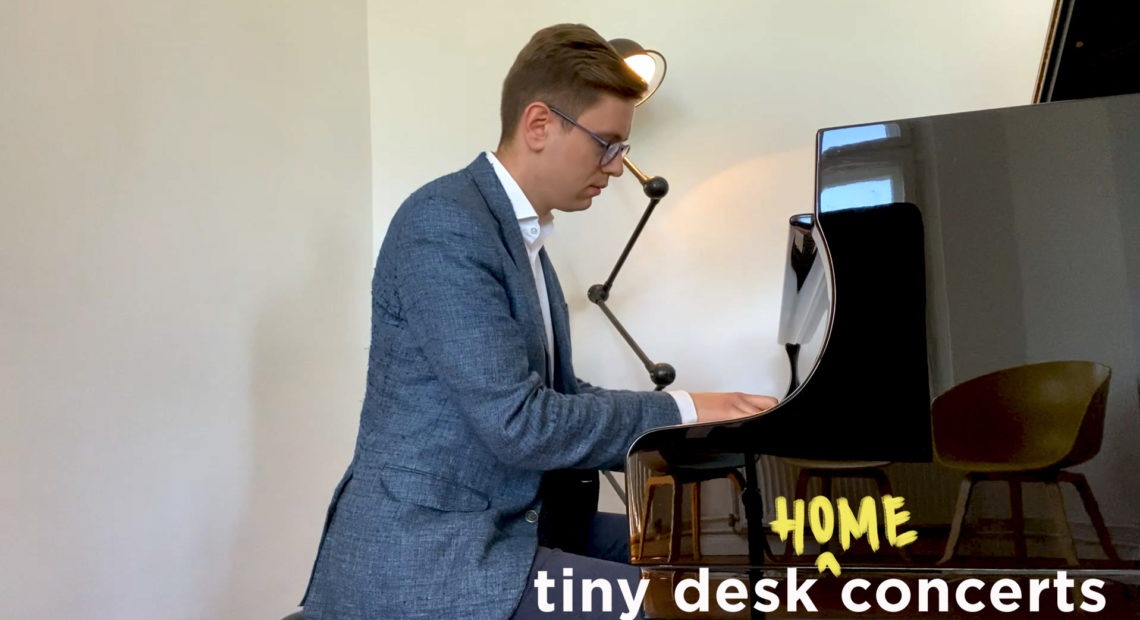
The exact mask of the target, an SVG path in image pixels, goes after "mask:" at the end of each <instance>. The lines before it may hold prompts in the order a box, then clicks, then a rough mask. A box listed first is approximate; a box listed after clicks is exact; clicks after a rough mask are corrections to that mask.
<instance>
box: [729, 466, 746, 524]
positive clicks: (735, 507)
mask: <svg viewBox="0 0 1140 620" xmlns="http://www.w3.org/2000/svg"><path fill="white" fill-rule="evenodd" d="M728 480H729V482H730V483H732V515H731V520H730V522H729V526H730V527H732V531H733V532H736V531H737V529H736V526H737V524H739V523H743V522H744V517H743V514H744V510H743V508H741V505H740V497H741V496H742V495H744V483H743V482H742V481H741V480H740V472H738V471H735V470H734V471H733V472H732V473H731V474H729V476H728Z"/></svg>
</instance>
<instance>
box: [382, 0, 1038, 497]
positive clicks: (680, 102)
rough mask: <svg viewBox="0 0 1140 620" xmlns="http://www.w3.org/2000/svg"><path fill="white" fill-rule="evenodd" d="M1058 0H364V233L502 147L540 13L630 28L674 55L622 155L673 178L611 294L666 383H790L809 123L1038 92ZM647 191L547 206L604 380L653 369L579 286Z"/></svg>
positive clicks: (637, 381) (592, 366)
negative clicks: (509, 101) (556, 210)
mask: <svg viewBox="0 0 1140 620" xmlns="http://www.w3.org/2000/svg"><path fill="white" fill-rule="evenodd" d="M1051 8H1052V2H1050V1H1049V0H1032V1H1030V0H1020V1H1016V2H992V1H988V0H970V1H963V0H938V1H934V0H928V1H924V2H908V1H906V0H867V1H863V2H847V1H843V0H830V1H824V0H813V1H809V2H804V1H793V0H780V1H776V0H770V1H767V2H753V1H746V0H739V1H720V2H702V3H696V2H686V3H682V2H675V3H661V2H652V1H649V0H636V1H634V0H631V1H629V2H621V3H614V2H600V1H590V2H579V1H570V0H561V1H552V2H542V3H523V2H510V1H508V0H498V1H497V2H484V3H477V4H475V3H473V4H470V5H459V4H454V5H451V6H449V7H448V10H447V11H441V10H440V8H439V6H438V5H436V4H434V3H420V4H416V3H399V4H395V3H392V2H387V1H384V0H371V1H370V2H369V49H370V63H371V73H372V76H373V82H372V118H373V123H372V129H373V133H372V141H373V161H374V166H373V187H374V191H373V204H374V218H373V227H374V230H375V240H374V243H378V242H379V240H380V239H381V238H382V237H383V234H384V231H385V229H386V226H387V223H388V221H389V219H390V218H391V216H392V213H393V212H394V210H395V208H396V207H397V206H398V205H399V204H400V202H401V201H402V200H403V199H404V198H405V197H406V196H407V194H408V193H409V192H411V191H412V190H414V189H415V188H416V187H418V186H419V185H421V184H423V183H425V182H427V181H429V180H430V179H431V178H433V177H435V176H438V175H440V174H443V173H446V172H450V171H452V170H454V169H456V168H459V167H461V166H464V165H466V164H467V163H468V162H470V161H471V159H472V158H474V156H475V155H476V154H477V153H478V152H479V151H480V150H484V149H489V148H493V147H494V146H495V144H496V142H497V140H498V135H499V120H498V118H499V117H498V101H499V90H500V88H501V84H502V80H503V77H504V76H505V75H506V71H507V68H508V67H509V66H510V64H511V62H512V61H513V60H514V56H515V54H517V53H518V50H519V48H521V47H522V45H523V44H524V43H525V42H526V41H527V39H528V38H529V37H530V35H531V34H532V33H533V32H534V31H535V30H537V29H539V28H541V27H544V26H547V25H550V24H554V23H559V22H582V23H586V24H589V25H591V26H592V27H594V28H595V29H596V30H598V31H599V32H600V33H601V34H602V35H603V36H605V37H607V38H615V37H627V38H632V39H634V40H637V41H639V42H640V43H642V44H643V45H645V46H646V47H649V48H654V49H657V50H659V51H661V52H662V53H664V54H665V56H666V58H667V59H668V61H669V70H668V74H667V77H666V79H665V82H664V84H663V85H662V87H661V90H659V91H658V92H657V94H656V95H654V97H653V98H652V99H651V100H650V101H649V102H647V103H646V104H645V105H644V106H643V107H642V108H640V109H639V111H638V113H637V118H636V120H635V123H634V135H633V137H632V140H631V142H632V144H633V145H634V146H633V151H632V153H631V157H632V158H633V160H634V161H635V162H636V163H637V164H638V165H639V166H640V167H641V168H642V169H643V170H645V171H646V172H647V173H649V174H659V175H661V176H663V177H665V178H666V179H668V181H669V184H670V187H671V190H670V193H669V195H668V196H667V197H666V198H665V200H664V201H663V202H662V203H661V205H660V206H659V207H658V208H657V211H656V213H655V214H654V217H653V220H651V221H650V223H649V225H648V227H647V228H646V230H645V233H644V234H643V236H642V238H641V240H640V242H639V244H638V246H637V247H636V248H635V250H634V252H633V254H632V255H631V257H630V259H629V261H628V262H627V264H626V266H625V268H624V269H623V271H622V273H621V275H620V276H619V278H618V280H617V282H616V285H615V287H614V290H613V296H612V298H611V303H610V305H611V307H612V308H613V310H614V311H615V313H616V314H617V315H618V317H619V318H620V319H621V320H622V322H623V323H624V324H625V325H626V326H627V328H628V329H629V330H630V331H631V332H632V333H633V335H634V337H635V338H637V340H638V341H639V342H640V343H641V345H642V346H643V348H644V349H645V350H646V351H647V353H648V354H649V355H650V356H652V357H654V358H655V359H657V360H660V361H668V362H671V363H672V364H674V365H675V366H676V367H677V372H678V379H677V382H676V384H675V387H678V388H683V389H692V390H720V389H728V390H749V391H758V392H768V393H774V394H782V392H783V389H784V387H785V386H786V385H787V368H786V364H787V362H786V361H785V358H784V354H783V349H782V347H780V346H779V345H778V343H777V339H776V328H777V325H778V313H779V305H780V292H781V282H782V279H781V278H782V270H783V268H784V257H783V253H784V251H785V247H784V246H785V244H786V242H787V240H786V238H787V218H788V216H790V215H793V214H795V213H802V212H808V211H811V210H812V208H813V201H814V193H813V182H814V177H813V175H814V146H815V132H816V130H817V129H820V128H822V127H827V126H834V125H843V124H852V123H860V122H871V121H876V120H885V119H891V118H901V117H909V116H925V115H930V114H939V113H947V112H958V111H964V110H973V109H982V108H990V107H1002V106H1010V105H1020V104H1025V103H1029V102H1030V101H1031V100H1032V96H1033V87H1034V82H1035V79H1036V74H1037V68H1038V65H1039V63H1040V58H1041V52H1042V48H1043V45H1044V41H1045V36H1046V31H1047V26H1048V21H1049V15H1050V11H1051ZM645 203H646V199H645V198H644V197H643V196H642V194H641V190H640V186H639V185H638V184H637V183H636V181H635V180H633V179H632V177H630V178H626V179H623V180H622V181H621V182H617V183H614V184H611V186H610V189H609V190H608V193H607V194H605V195H603V196H602V197H600V198H598V199H596V200H595V201H594V206H593V208H592V209H591V210H590V211H589V212H588V213H587V214H582V215H562V216H559V217H557V218H556V225H557V230H556V232H555V236H554V237H553V238H552V239H551V242H550V248H551V255H552V258H553V260H554V262H555V264H556V265H557V267H558V272H559V276H560V277H561V279H562V284H563V288H565V289H566V292H567V297H568V301H569V303H570V307H571V313H572V329H573V332H574V339H575V355H576V357H575V363H576V365H577V369H578V372H579V374H580V375H582V376H583V377H585V378H588V379H589V380H591V381H595V382H598V383H601V384H603V385H608V386H611V387H633V388H651V387H652V384H651V383H650V382H649V380H648V378H647V377H646V375H645V373H644V371H643V370H642V368H641V366H640V364H639V363H638V361H637V360H636V358H635V357H634V356H633V354H632V353H631V352H630V351H629V350H628V348H627V347H626V346H625V344H624V343H623V342H622V341H621V340H620V338H619V337H618V335H617V334H616V332H615V331H614V330H613V329H612V328H611V327H610V326H609V324H608V322H607V321H606V320H605V317H604V316H603V315H602V314H601V311H600V310H598V309H597V308H594V307H593V306H592V305H591V304H590V303H589V302H588V301H587V299H586V296H585V291H586V289H587V288H589V286H590V285H591V284H594V283H599V282H602V281H604V280H605V278H606V276H607V275H608V274H609V271H610V269H611V268H612V266H613V262H614V260H615V259H616V258H617V256H618V254H619V252H620V250H621V248H622V246H623V244H624V243H625V240H626V238H627V237H628V235H629V233H630V232H631V231H632V230H633V227H634V225H635V224H636V222H637V219H638V218H639V217H640V215H641V212H642V210H643V209H644V206H645ZM875 389H878V388H876V387H874V386H868V392H869V394H868V395H870V394H871V393H873V391H874V390H875ZM606 503H607V506H608V507H610V508H611V509H620V505H619V504H617V503H616V502H614V501H613V500H612V498H611V499H610V500H609V501H607V502H606Z"/></svg>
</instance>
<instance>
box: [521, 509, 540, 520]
mask: <svg viewBox="0 0 1140 620" xmlns="http://www.w3.org/2000/svg"><path fill="white" fill-rule="evenodd" d="M523 518H524V519H526V522H527V523H536V522H538V512H537V511H535V510H528V511H526V516H525V517H523Z"/></svg>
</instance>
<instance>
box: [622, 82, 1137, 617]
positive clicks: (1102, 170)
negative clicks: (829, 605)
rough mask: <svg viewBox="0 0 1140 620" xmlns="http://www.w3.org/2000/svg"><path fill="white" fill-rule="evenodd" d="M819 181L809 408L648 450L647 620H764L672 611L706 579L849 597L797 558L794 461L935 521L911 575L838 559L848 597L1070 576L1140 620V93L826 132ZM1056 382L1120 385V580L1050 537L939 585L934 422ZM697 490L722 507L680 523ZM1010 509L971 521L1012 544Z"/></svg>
mask: <svg viewBox="0 0 1140 620" xmlns="http://www.w3.org/2000/svg"><path fill="white" fill-rule="evenodd" d="M816 164H817V168H816V188H815V189H816V192H815V197H816V203H815V208H814V211H813V212H812V213H805V214H803V215H800V216H796V217H794V218H792V220H791V222H790V226H789V236H788V239H789V241H788V254H787V267H786V277H785V287H784V297H783V309H782V315H781V316H780V317H779V320H780V340H781V342H779V343H773V346H783V347H784V348H785V349H786V350H787V352H788V357H789V364H790V366H791V371H792V382H791V385H790V386H789V393H788V394H787V395H786V396H785V397H784V398H783V400H782V402H781V403H780V404H779V405H778V406H777V407H776V408H774V409H773V410H771V411H769V412H767V413H765V414H763V415H760V416H756V417H753V418H748V419H744V420H740V421H735V422H732V423H722V424H699V425H692V426H682V427H672V428H663V429H658V430H655V431H652V432H649V433H647V434H645V435H643V436H642V437H640V438H639V439H638V440H637V441H636V442H635V444H634V445H633V446H632V448H631V450H630V452H629V455H628V460H627V467H626V472H627V490H628V497H629V504H628V505H629V517H630V529H631V556H632V561H633V562H634V564H637V565H640V566H641V567H642V568H643V574H645V575H646V576H647V577H649V578H650V580H651V585H650V594H649V595H648V597H647V603H646V613H647V615H648V616H649V617H721V616H723V617H750V616H751V617H761V616H763V615H764V614H763V613H762V612H758V611H756V609H754V608H747V609H745V610H744V611H740V612H738V613H735V614H733V613H722V614H720V615H718V612H717V610H716V606H715V605H713V606H712V610H711V611H710V612H708V614H706V615H691V614H683V613H679V612H678V610H677V608H676V606H675V605H674V603H675V601H674V599H673V589H674V588H675V587H676V585H677V584H678V583H679V582H680V581H682V580H684V579H692V578H697V577H698V575H699V573H700V568H702V567H703V568H707V569H709V574H710V575H711V579H713V580H714V581H715V580H717V579H722V580H723V579H727V578H737V579H740V580H742V581H744V582H745V583H752V584H755V583H756V581H757V580H759V579H762V578H764V577H765V576H775V577H776V578H778V579H782V578H784V576H786V575H787V568H788V567H798V569H799V573H800V575H801V577H807V576H810V577H826V575H820V574H819V571H818V570H817V569H816V566H815V564H814V563H813V560H814V559H815V557H816V556H818V555H819V553H821V552H822V551H823V550H824V547H822V546H813V544H812V541H811V539H810V535H809V538H808V543H807V548H808V550H807V551H805V552H804V553H803V554H802V555H795V554H790V555H784V553H783V550H784V544H785V543H784V542H782V541H781V540H780V538H779V536H777V535H776V533H775V532H774V531H773V529H772V528H771V527H770V523H771V521H772V520H773V519H774V518H775V517H776V516H777V515H776V514H775V513H774V506H775V497H776V496H778V495H783V496H787V495H789V492H788V489H790V486H789V485H788V484H787V480H786V478H787V476H788V475H790V474H788V472H793V471H794V468H791V467H790V466H788V465H787V463H788V462H802V461H804V460H814V461H823V462H827V463H838V464H839V465H842V464H843V463H845V462H855V461H863V462H875V463H881V464H884V466H883V471H884V472H885V473H886V475H887V476H888V477H890V478H891V479H892V480H891V481H892V482H893V483H894V485H895V489H894V493H895V494H896V495H898V496H900V497H903V498H904V500H907V501H908V505H909V506H915V509H914V510H913V512H912V514H911V515H910V516H911V518H910V521H909V523H908V524H907V526H908V527H912V528H914V529H915V530H916V531H917V533H918V540H917V541H916V542H915V543H913V544H912V545H910V548H911V550H912V552H911V553H910V554H909V555H908V554H900V553H895V552H892V550H890V549H880V550H879V551H878V552H877V553H872V552H870V551H869V550H867V549H865V550H864V551H863V552H860V551H858V550H857V549H856V547H855V546H853V547H852V549H851V550H849V552H848V553H841V552H839V550H838V549H835V551H836V557H837V558H838V561H839V562H840V563H841V564H842V568H843V571H844V572H843V573H842V577H847V576H850V575H884V576H885V575H904V576H905V575H908V574H911V575H919V574H939V575H941V574H946V573H945V571H958V573H955V574H956V575H958V576H959V577H964V576H969V575H980V574H990V573H991V572H993V571H996V572H997V573H1001V571H1006V572H1009V573H1010V574H1017V575H1020V576H1021V577H1026V576H1027V575H1028V574H1029V572H1032V570H1035V569H1036V568H1042V569H1043V570H1046V571H1047V572H1048V571H1055V570H1056V569H1058V568H1060V569H1062V570H1064V569H1068V570H1069V571H1070V572H1071V573H1073V574H1078V573H1079V574H1097V575H1101V576H1104V577H1106V578H1107V579H1109V580H1110V582H1112V583H1117V584H1118V585H1119V587H1120V588H1124V590H1122V592H1124V594H1122V595H1121V596H1120V597H1118V598H1120V600H1116V599H1112V598H1111V597H1110V599H1111V600H1110V601H1109V603H1110V604H1109V610H1108V611H1106V612H1105V613H1106V614H1107V615H1106V617H1125V616H1129V617H1136V613H1135V612H1136V609H1135V606H1136V598H1137V597H1136V593H1135V586H1134V583H1135V579H1133V578H1134V577H1135V576H1136V574H1137V565H1136V562H1135V559H1136V558H1137V557H1140V555H1138V546H1137V545H1138V543H1140V476H1137V473H1136V472H1137V471H1138V470H1140V456H1138V455H1137V452H1138V450H1137V447H1138V446H1140V441H1138V440H1140V391H1138V385H1140V383H1138V379H1140V95H1122V96H1115V97H1104V98H1096V99H1083V100H1077V101H1064V102H1055V103H1044V104H1037V105H1028V106H1022V107H1014V108H1008V109H995V110H984V111H976V112H967V113H961V114H950V115H942V116H931V117H926V118H913V119H905V120H892V121H885V122H879V123H871V124H866V125H860V126H855V127H839V128H830V129H823V130H821V131H820V132H819V133H818V137H817V152H816ZM772 320H773V321H774V320H776V317H772ZM1052 360H1093V361H1097V362H1100V363H1102V364H1104V365H1107V366H1109V367H1110V368H1111V369H1112V379H1111V382H1110V389H1109V392H1108V397H1107V406H1106V414H1105V420H1104V432H1103V441H1102V442H1101V445H1100V450H1099V453H1098V454H1097V455H1096V456H1095V457H1094V458H1092V459H1091V460H1089V461H1088V462H1087V463H1085V464H1084V465H1082V466H1080V467H1078V468H1077V469H1078V470H1079V471H1081V472H1083V473H1084V474H1085V475H1086V476H1087V478H1088V480H1089V482H1090V486H1091V489H1092V492H1093V494H1094V495H1095V497H1096V498H1097V500H1098V501H1099V504H1100V510H1101V512H1102V513H1103V516H1104V520H1105V522H1106V523H1107V525H1108V529H1109V531H1110V532H1111V534H1112V537H1113V541H1114V543H1113V544H1114V545H1115V549H1116V551H1117V552H1119V557H1120V558H1121V559H1119V560H1112V561H1110V559H1108V558H1106V557H1105V555H1104V554H1100V553H1099V548H1097V547H1096V545H1095V544H1092V545H1087V544H1086V545H1082V544H1078V547H1080V549H1079V551H1080V555H1081V558H1080V560H1079V563H1078V565H1077V566H1072V565H1071V563H1066V562H1065V561H1064V559H1062V558H1061V557H1059V556H1057V555H1056V554H1053V555H1051V554H1050V553H1051V552H1050V545H1051V541H1052V538H1051V537H1052V534H1051V533H1050V532H1048V531H1045V532H1044V533H1040V534H1039V538H1040V540H1039V541H1038V543H1039V544H1037V545H1036V547H1032V546H1031V549H1030V550H1031V551H1034V552H1035V553H1031V554H1030V555H1031V556H1032V557H1031V558H1029V559H1023V558H1021V557H1020V556H1019V557H1018V558H1016V559H1015V558H1014V557H1013V552H1012V550H1011V549H1010V547H1008V546H1006V545H1003V544H1001V543H1002V539H1003V538H1009V537H1010V536H1011V532H1010V531H1009V530H1008V529H1007V530H1002V529H1001V528H1000V527H999V528H998V530H997V531H996V533H995V532H994V531H991V532H990V536H989V542H987V540H986V539H985V536H982V537H981V538H980V540H976V541H975V542H974V543H972V545H973V546H972V547H969V546H968V547H967V548H966V549H965V550H964V551H963V553H962V554H961V557H957V558H955V560H953V561H951V562H949V563H943V564H938V560H939V556H940V555H941V553H942V546H943V545H944V543H945V541H946V537H947V530H948V529H949V527H948V523H949V517H950V514H951V513H952V512H953V499H954V497H955V493H956V491H957V486H956V485H957V482H958V480H959V479H960V477H959V475H958V474H953V473H948V472H947V471H946V470H945V469H944V468H941V467H940V466H939V465H938V464H937V463H936V462H935V459H934V458H933V454H932V435H931V402H932V401H933V400H934V399H935V398H937V397H938V396H939V395H941V394H943V393H945V392H946V391H948V390H950V389H951V388H953V387H955V386H957V385H960V384H962V383H964V382H966V381H968V380H970V379H973V378H975V377H979V376H981V375H985V374H987V373H991V372H994V371H998V370H1001V369H1005V368H1010V367H1015V366H1019V365H1025V364H1031V363H1036V362H1045V361H1052ZM975 430H976V432H977V433H978V434H979V436H980V435H983V434H986V433H990V432H993V431H992V430H991V429H988V428H977V429H975ZM789 459H792V461H789ZM887 463H889V464H890V465H886V464H887ZM781 480H783V481H782V482H781ZM663 481H665V482H668V483H669V484H668V485H664V486H672V487H673V488H672V492H671V493H670V491H669V490H667V489H664V487H663V486H662V482H663ZM694 486H695V487H696V488H695V489H694ZM851 488H855V489H858V488H859V487H851ZM694 492H695V493H696V494H698V495H699V497H700V500H699V502H692V503H690V502H682V501H680V498H681V497H685V493H694ZM857 492H858V493H859V494H864V491H861V490H857ZM865 494H866V495H875V496H877V494H876V493H875V492H874V489H873V488H869V489H868V490H867V491H866V492H865ZM671 495H672V498H671ZM833 495H838V492H837V493H833ZM912 497H913V498H919V497H923V498H927V499H925V500H922V501H925V502H926V504H922V501H919V500H918V499H915V500H914V502H911V501H910V498H912ZM931 498H933V499H931ZM789 499H790V498H789ZM858 499H859V498H858V497H852V498H851V501H852V504H856V503H857V501H858ZM1069 503H1070V507H1071V508H1072V510H1070V511H1069V516H1070V519H1071V521H1072V522H1073V527H1074V529H1075V530H1080V529H1081V528H1082V527H1084V528H1085V529H1088V517H1086V516H1085V514H1084V513H1083V512H1082V511H1081V510H1080V506H1081V504H1080V502H1078V501H1077V500H1076V497H1075V495H1074V496H1071V497H1070V499H1069ZM1043 504H1044V502H1043V500H1042V499H1041V498H1039V497H1031V496H1030V494H1029V493H1028V492H1027V494H1026V496H1025V510H1026V515H1025V516H1026V517H1027V518H1028V522H1030V523H1033V522H1034V515H1035V514H1037V513H1041V514H1039V515H1037V516H1038V517H1040V518H1039V519H1038V520H1039V521H1041V522H1045V523H1047V522H1048V518H1050V516H1051V515H1050V513H1047V512H1042V511H1044V508H1042V507H1041V506H1042V505H1043ZM1009 509H1010V504H1009V496H1008V495H1006V494H1005V491H1004V489H1002V488H998V489H996V491H991V492H988V493H987V492H982V491H980V490H979V492H978V493H976V494H975V497H974V504H973V505H972V507H971V515H972V519H971V521H970V522H971V523H973V525H977V524H978V523H979V522H980V523H982V524H983V525H984V524H985V523H987V522H989V519H988V517H990V516H994V517H995V519H994V520H993V521H994V522H995V523H997V522H999V521H1000V520H1001V519H999V518H997V517H1002V516H1008V513H1007V512H1006V511H1008V510H1009ZM1035 511H1036V512H1035ZM982 529H984V528H982ZM698 532H699V533H698ZM1019 533H1020V532H1014V534H1019ZM971 536H972V534H971ZM1078 538H1079V537H1078ZM1078 542H1080V541H1078ZM1036 552H1039V553H1036ZM1037 556H1039V557H1037ZM1019 571H1020V572H1019ZM1026 571H1029V572H1026ZM1082 571H1084V573H1082ZM1049 574H1051V573H1049ZM835 581H836V583H838V582H839V580H838V579H836V580H835ZM1114 592H1116V591H1115V590H1114ZM753 600H754V599H753ZM836 600H838V599H836ZM1121 601H1125V602H1121ZM1127 601H1131V602H1127ZM1113 605H1116V607H1113ZM1122 605H1123V606H1124V607H1121V606H1122ZM1129 605H1130V606H1129ZM777 615H779V614H777ZM789 615H794V614H789Z"/></svg>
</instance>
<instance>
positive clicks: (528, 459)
mask: <svg viewBox="0 0 1140 620" xmlns="http://www.w3.org/2000/svg"><path fill="white" fill-rule="evenodd" d="M414 207H415V208H412V209H401V214H400V215H402V216H403V217H399V218H398V219H397V220H394V221H393V224H392V225H393V226H396V227H398V230H397V234H396V235H395V241H396V247H395V250H396V253H395V257H396V258H395V260H396V262H397V264H396V266H395V275H396V291H397V295H398V297H399V300H400V304H401V306H402V310H403V314H404V317H405V320H406V322H407V325H408V329H409V330H411V332H412V334H413V337H414V338H415V339H416V341H417V342H418V343H419V344H420V346H421V348H422V350H423V353H424V355H425V357H426V358H427V359H428V363H429V365H430V366H431V368H432V369H433V372H434V374H435V375H436V377H437V378H438V380H439V381H440V382H441V383H442V384H443V385H444V386H445V388H446V393H447V395H448V397H449V406H452V407H454V408H455V409H456V410H457V411H459V412H460V413H461V415H463V416H465V417H466V420H467V423H468V425H469V427H470V428H471V429H473V431H474V433H475V434H476V435H477V436H478V438H479V440H480V441H482V442H483V443H484V444H485V445H486V446H487V447H488V449H489V450H491V451H492V452H493V453H494V454H496V455H498V457H499V458H500V459H501V460H502V461H503V462H504V463H506V464H509V465H512V466H516V467H520V468H525V469H532V470H542V471H546V470H551V469H567V468H604V467H613V466H615V465H617V464H620V463H621V462H622V460H623V459H624V457H625V454H626V452H627V451H628V449H629V447H630V445H632V443H633V441H634V439H636V438H637V436H638V435H640V434H642V433H644V432H645V431H647V430H649V429H651V428H655V427H660V426H668V425H672V424H677V423H679V422H680V419H681V418H680V413H679V412H678V410H677V406H676V404H675V402H674V400H673V398H672V397H671V396H669V395H668V394H664V393H660V392H629V391H610V390H602V389H598V388H593V389H590V388H587V391H586V392H585V393H583V394H572V395H571V394H561V393H558V392H556V391H554V390H552V389H548V388H547V387H546V386H545V385H544V383H543V381H542V379H541V377H540V376H539V375H538V373H537V372H535V371H534V370H532V369H531V368H530V367H529V363H528V362H527V355H526V348H525V338H526V337H527V331H526V330H527V324H526V323H521V322H519V321H518V320H517V319H516V318H515V317H514V316H513V314H512V310H511V301H510V300H511V296H510V295H509V293H508V291H507V289H506V286H507V284H506V280H507V278H506V273H505V269H511V268H514V264H513V263H512V262H511V261H510V259H509V255H508V253H507V252H506V251H505V249H504V247H503V241H502V239H501V235H500V232H499V229H498V226H497V223H496V221H495V220H494V218H493V217H491V216H490V215H489V214H488V215H482V214H480V213H478V211H477V210H472V209H464V208H463V207H461V206H457V205H455V204H452V202H451V201H449V200H446V199H443V198H440V197H433V198H428V199H426V200H424V201H423V202H421V203H419V204H416V205H414ZM516 280H517V279H516ZM522 281H524V282H528V281H529V280H527V279H522ZM591 388H592V386H591Z"/></svg>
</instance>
